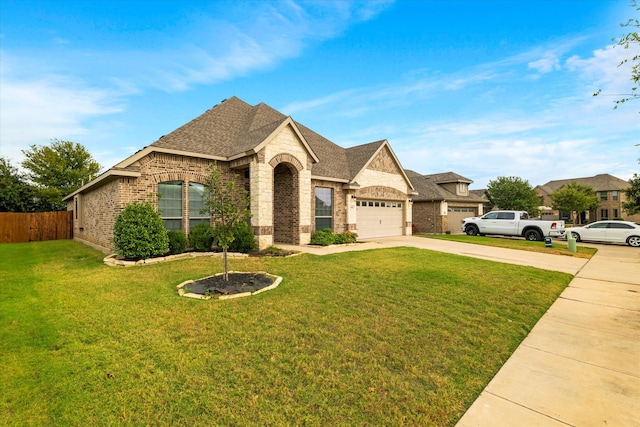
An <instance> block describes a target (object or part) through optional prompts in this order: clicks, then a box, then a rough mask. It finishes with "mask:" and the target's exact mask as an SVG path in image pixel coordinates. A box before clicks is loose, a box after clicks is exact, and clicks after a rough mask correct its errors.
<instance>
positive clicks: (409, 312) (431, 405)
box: [0, 241, 571, 426]
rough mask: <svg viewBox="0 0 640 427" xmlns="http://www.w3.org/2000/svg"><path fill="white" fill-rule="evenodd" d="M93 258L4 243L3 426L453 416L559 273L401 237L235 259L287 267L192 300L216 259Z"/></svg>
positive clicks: (255, 266)
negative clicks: (228, 295)
mask: <svg viewBox="0 0 640 427" xmlns="http://www.w3.org/2000/svg"><path fill="white" fill-rule="evenodd" d="M102 258H103V255H102V254H101V253H99V252H97V251H94V250H92V249H90V248H88V247H86V246H84V245H81V244H79V243H76V242H73V241H53V242H40V243H29V244H11V245H7V244H5V245H0V283H1V284H2V285H1V287H0V342H1V343H2V345H1V347H0V361H1V363H2V370H0V425H20V426H30V425H31V426H42V425H65V426H86V425H100V426H102V425H173V426H214V425H318V426H319V425H322V426H324V425H420V426H428V425H438V426H447V425H454V424H455V423H456V421H457V420H458V419H459V418H460V417H461V416H462V414H463V413H464V411H465V410H466V409H467V408H468V407H469V406H470V405H471V403H472V402H473V401H474V400H475V398H476V397H477V396H478V394H479V393H480V392H481V391H482V390H483V389H484V387H485V386H486V384H487V383H488V382H489V381H490V380H491V378H492V377H493V375H495V373H496V372H497V371H498V369H499V368H500V367H501V366H502V364H503V363H504V362H505V361H506V360H507V358H508V357H509V356H510V354H511V353H512V352H513V351H514V350H515V348H516V347H517V346H518V344H519V343H520V342H521V341H522V340H523V339H524V337H525V336H526V335H527V333H528V332H529V330H530V329H531V328H532V327H533V325H534V324H535V323H536V321H537V320H538V319H539V318H540V317H541V316H542V314H543V313H544V312H545V311H546V309H547V308H548V307H549V306H550V305H551V303H552V302H553V301H554V300H555V299H556V298H557V296H558V295H559V293H560V292H561V291H562V290H563V289H564V288H565V286H566V285H567V284H568V283H569V281H570V280H571V276H570V275H568V274H563V273H555V272H549V271H543V270H539V269H535V268H530V267H520V266H515V265H508V264H500V263H494V262H490V261H486V260H480V259H473V258H465V257H461V256H456V255H448V254H443V253H438V252H432V251H426V250H419V249H414V248H397V249H385V250H373V251H361V252H360V251H358V252H349V253H343V254H336V255H328V256H323V257H317V256H312V255H300V256H296V257H290V258H247V259H231V260H230V268H231V269H232V270H236V271H267V272H269V273H273V274H277V275H280V276H282V277H283V278H284V280H283V282H282V283H281V284H280V286H279V287H278V288H276V289H274V290H271V291H269V292H265V293H262V294H259V295H256V296H252V297H247V298H240V299H235V300H227V301H200V300H192V299H187V298H181V297H178V296H177V292H176V289H175V287H176V285H178V284H179V283H181V282H182V281H184V280H187V279H197V278H201V277H205V276H208V275H210V274H212V273H216V272H219V271H220V269H221V261H220V259H211V258H194V259H185V260H179V261H173V262H170V263H163V264H154V265H148V266H140V267H131V268H117V267H108V266H105V265H104V264H103V263H102Z"/></svg>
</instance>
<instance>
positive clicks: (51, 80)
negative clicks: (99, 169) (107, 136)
mask: <svg viewBox="0 0 640 427" xmlns="http://www.w3.org/2000/svg"><path fill="white" fill-rule="evenodd" d="M5 61H7V55H6V54H4V52H3V67H2V70H1V71H0V78H1V80H2V90H1V91H0V124H1V126H0V141H1V142H0V154H2V155H3V156H6V157H8V158H10V159H12V160H13V161H14V162H18V161H20V160H21V159H22V158H23V155H22V153H21V150H24V149H27V148H28V147H29V146H30V145H32V144H37V145H40V144H45V145H46V144H48V143H49V141H50V140H51V139H52V138H73V137H75V136H78V135H83V134H86V133H87V132H88V128H87V126H86V124H85V121H86V120H87V119H90V118H93V117H97V116H102V115H106V114H113V113H117V112H120V111H122V110H123V107H122V106H121V105H120V104H119V102H118V97H117V96H116V95H115V94H114V93H113V91H109V90H106V89H102V88H93V87H88V86H86V85H85V84H83V83H82V82H79V81H77V80H74V79H71V78H69V77H63V76H56V75H46V76H41V77H39V78H34V79H19V78H17V77H15V76H13V75H12V74H10V73H9V72H8V70H6V69H5V67H4V63H5Z"/></svg>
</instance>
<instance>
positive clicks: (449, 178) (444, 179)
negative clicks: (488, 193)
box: [423, 172, 473, 184]
mask: <svg viewBox="0 0 640 427" xmlns="http://www.w3.org/2000/svg"><path fill="white" fill-rule="evenodd" d="M423 176H425V177H427V178H430V179H432V180H433V181H434V182H436V183H438V184H446V183H450V182H464V183H465V184H471V183H473V181H472V180H470V179H469V178H465V177H464V176H462V175H458V174H457V173H454V172H443V173H434V174H431V175H423Z"/></svg>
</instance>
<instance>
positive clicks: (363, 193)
mask: <svg viewBox="0 0 640 427" xmlns="http://www.w3.org/2000/svg"><path fill="white" fill-rule="evenodd" d="M356 197H357V198H371V199H387V200H405V199H406V198H407V194H406V193H403V192H402V191H400V190H397V189H395V188H391V187H384V186H381V185H374V186H371V187H365V188H361V189H359V190H357V191H356Z"/></svg>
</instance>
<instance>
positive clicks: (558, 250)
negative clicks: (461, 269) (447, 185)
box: [414, 234, 598, 259]
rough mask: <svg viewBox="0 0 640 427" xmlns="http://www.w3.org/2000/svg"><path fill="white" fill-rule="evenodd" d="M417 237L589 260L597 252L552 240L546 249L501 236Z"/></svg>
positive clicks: (516, 238)
mask: <svg viewBox="0 0 640 427" xmlns="http://www.w3.org/2000/svg"><path fill="white" fill-rule="evenodd" d="M414 236H418V237H427V238H430V239H440V240H450V241H453V242H461V243H473V244H475V245H485V246H495V247H499V248H507V249H519V250H523V251H530V252H540V253H546V254H553V255H567V256H572V257H576V258H587V259H589V258H591V257H592V256H593V255H594V254H595V253H596V252H598V250H597V249H596V248H590V247H586V246H577V248H576V249H577V251H576V252H571V251H570V250H569V248H568V246H567V243H566V242H563V241H558V240H553V247H552V248H547V247H546V246H545V244H544V242H542V241H540V242H532V241H529V240H525V239H523V238H520V237H502V236H467V235H466V234H414Z"/></svg>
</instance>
